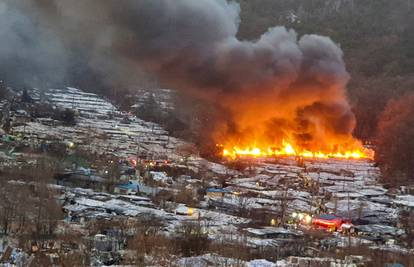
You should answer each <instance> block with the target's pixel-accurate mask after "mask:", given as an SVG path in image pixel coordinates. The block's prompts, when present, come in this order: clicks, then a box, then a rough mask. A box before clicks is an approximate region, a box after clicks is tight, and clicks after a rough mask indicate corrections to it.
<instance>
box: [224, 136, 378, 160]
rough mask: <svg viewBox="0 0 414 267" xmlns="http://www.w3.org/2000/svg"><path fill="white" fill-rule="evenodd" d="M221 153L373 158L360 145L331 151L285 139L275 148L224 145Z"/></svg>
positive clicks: (240, 155) (370, 151) (254, 156)
mask: <svg viewBox="0 0 414 267" xmlns="http://www.w3.org/2000/svg"><path fill="white" fill-rule="evenodd" d="M220 147H222V148H223V150H222V155H223V156H224V157H226V158H230V159H236V158H240V157H253V158H259V157H278V156H294V157H304V158H319V159H328V158H337V159H373V156H374V154H373V153H374V152H373V151H372V150H371V149H368V148H365V147H363V146H362V145H359V146H358V147H352V148H344V149H336V150H332V151H311V150H307V149H303V148H300V147H298V146H295V145H294V144H293V143H291V142H288V141H286V140H283V141H282V146H281V147H279V148H277V147H274V146H271V145H257V144H256V143H255V142H254V143H253V145H251V146H245V147H240V146H224V145H221V146H220Z"/></svg>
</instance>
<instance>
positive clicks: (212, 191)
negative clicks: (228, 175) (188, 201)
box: [206, 188, 230, 193]
mask: <svg viewBox="0 0 414 267" xmlns="http://www.w3.org/2000/svg"><path fill="white" fill-rule="evenodd" d="M206 191H207V192H208V193H230V191H229V190H227V189H225V188H207V190H206Z"/></svg>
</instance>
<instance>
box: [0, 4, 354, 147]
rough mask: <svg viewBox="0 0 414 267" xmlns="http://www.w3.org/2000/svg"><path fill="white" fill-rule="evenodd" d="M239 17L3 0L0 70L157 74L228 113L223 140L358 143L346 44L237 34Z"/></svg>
mask: <svg viewBox="0 0 414 267" xmlns="http://www.w3.org/2000/svg"><path fill="white" fill-rule="evenodd" d="M239 13H240V7H239V5H238V4H237V3H235V2H229V1H225V0H197V1H194V0H175V1H170V0H123V1H113V0H88V1H79V0H3V2H2V3H0V38H1V40H3V41H2V42H3V43H2V45H1V46H0V62H1V63H0V64H1V66H0V75H3V76H5V77H11V78H12V79H14V80H28V82H32V83H33V81H45V80H46V81H53V80H57V81H59V80H60V81H65V80H68V79H74V80H76V78H77V77H78V76H80V77H81V76H82V75H83V74H84V73H85V72H90V73H94V74H96V75H97V76H98V77H99V79H100V80H102V81H103V82H104V83H105V84H107V85H109V86H116V85H119V84H122V85H123V86H131V85H134V84H135V83H137V82H139V81H140V80H141V79H142V78H143V77H146V76H147V75H155V76H156V77H157V78H158V79H159V80H160V81H161V82H162V83H163V84H166V85H168V86H170V87H172V88H175V89H177V90H182V91H183V92H185V93H188V94H191V95H194V96H196V97H198V98H203V99H205V101H209V102H211V103H212V104H214V105H217V106H220V107H221V108H222V109H223V110H225V113H226V114H221V115H222V116H218V117H217V118H215V121H216V124H215V125H211V127H213V126H214V127H215V129H214V131H212V132H213V137H214V138H215V139H216V140H219V141H223V140H224V141H225V140H226V139H229V140H230V139H231V140H232V141H234V142H235V140H237V142H242V143H243V142H245V140H252V139H255V140H256V139H260V140H263V141H266V142H272V143H275V144H277V143H280V142H281V140H282V139H285V138H288V139H290V140H294V142H295V143H297V144H300V145H301V146H304V147H307V148H312V147H314V146H315V147H316V146H318V147H324V146H329V148H332V146H334V145H338V143H339V142H340V141H339V140H342V141H341V142H343V140H351V139H352V136H351V133H352V131H353V129H354V127H355V118H354V115H353V114H352V112H351V109H350V106H349V104H348V101H347V99H346V93H345V86H346V84H347V81H348V79H349V76H348V73H347V71H346V68H345V64H344V62H343V59H342V51H341V49H340V48H339V47H338V46H337V45H336V44H335V43H334V42H332V40H331V39H329V38H327V37H323V36H318V35H304V36H301V37H298V35H297V34H296V33H295V31H293V30H288V29H286V28H284V27H274V28H270V29H269V30H268V31H267V32H265V33H264V34H263V35H262V36H260V37H259V38H258V39H257V40H253V41H247V40H239V39H238V38H237V36H236V35H237V32H238V27H239V23H240V17H239ZM210 129H211V128H210ZM327 140H329V142H328V141H327ZM246 142H247V141H246ZM327 149H328V147H327Z"/></svg>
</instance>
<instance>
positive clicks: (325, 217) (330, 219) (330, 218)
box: [312, 214, 347, 231]
mask: <svg viewBox="0 0 414 267" xmlns="http://www.w3.org/2000/svg"><path fill="white" fill-rule="evenodd" d="M344 223H347V221H345V220H344V219H342V218H340V217H337V216H335V215H332V214H322V215H318V216H316V217H313V218H312V225H315V226H318V227H323V228H326V229H328V230H330V231H336V230H338V229H340V228H341V226H342V224H344Z"/></svg>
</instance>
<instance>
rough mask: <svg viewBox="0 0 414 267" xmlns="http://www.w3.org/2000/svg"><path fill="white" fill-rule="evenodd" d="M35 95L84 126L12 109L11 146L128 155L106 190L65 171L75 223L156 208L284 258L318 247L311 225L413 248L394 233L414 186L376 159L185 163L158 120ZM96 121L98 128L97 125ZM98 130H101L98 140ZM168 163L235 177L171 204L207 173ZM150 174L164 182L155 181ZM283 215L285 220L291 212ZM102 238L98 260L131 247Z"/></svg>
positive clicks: (333, 240) (66, 199)
mask: <svg viewBox="0 0 414 267" xmlns="http://www.w3.org/2000/svg"><path fill="white" fill-rule="evenodd" d="M33 98H34V99H35V100H36V101H43V100H42V99H43V98H46V99H47V101H49V102H51V103H53V104H55V105H57V106H60V107H64V108H73V109H75V110H76V111H77V112H78V113H79V114H80V115H79V119H78V125H77V126H74V127H64V126H60V125H59V126H56V125H55V122H53V120H52V121H51V120H50V119H49V120H48V119H46V118H45V119H43V120H38V121H35V122H33V121H30V120H29V121H27V114H26V113H24V112H23V111H20V112H15V114H14V115H13V116H15V117H18V119H19V120H22V122H23V121H25V122H24V125H19V126H16V127H14V128H12V129H11V130H12V133H13V135H10V134H6V133H4V132H0V138H1V140H2V143H3V144H11V143H13V142H16V139H18V142H26V143H29V144H33V143H36V144H38V145H39V147H41V146H42V144H45V142H46V143H48V142H49V141H50V140H54V139H56V140H58V141H59V142H64V143H65V144H66V145H67V146H68V148H70V147H72V146H79V147H82V148H83V149H91V150H94V151H95V152H99V153H102V152H105V153H108V152H110V153H111V154H112V155H113V156H116V157H118V158H120V159H123V160H122V161H120V163H119V165H120V169H121V177H120V179H117V180H116V183H115V184H114V185H113V187H111V191H110V192H104V191H105V190H104V189H107V188H108V187H107V185H108V183H110V182H111V181H109V180H108V179H107V178H105V173H102V172H101V171H99V170H98V171H97V170H93V169H91V168H83V167H79V166H72V168H68V169H67V170H65V171H64V172H62V173H60V174H59V175H57V176H56V183H57V185H55V188H56V189H58V190H61V192H62V196H61V198H60V201H61V204H62V207H63V209H64V211H65V213H66V219H65V221H66V223H68V224H80V225H83V224H84V223H85V222H88V221H90V220H110V219H111V218H114V217H117V216H125V217H131V218H134V217H139V216H143V215H146V214H152V215H154V216H156V217H158V218H160V220H162V221H165V222H166V224H165V226H164V229H163V231H165V232H172V231H174V227H176V226H177V225H179V224H180V223H181V222H183V221H186V220H189V221H194V220H200V219H202V220H206V221H208V227H206V231H207V232H208V235H209V237H210V238H212V239H216V238H218V237H220V238H229V239H230V240H233V239H234V240H239V239H240V238H244V241H245V243H246V244H247V245H248V246H249V247H251V248H252V249H258V250H261V249H263V248H272V249H273V248H276V250H272V249H271V253H276V254H277V258H280V257H279V256H283V255H289V253H290V252H291V251H292V250H295V251H301V252H302V253H305V254H307V255H309V256H312V255H313V254H312V253H314V251H313V252H312V251H304V250H305V248H304V247H303V242H302V243H301V240H303V238H304V236H305V233H306V231H307V230H309V229H310V228H313V229H321V231H324V232H325V231H326V232H331V233H332V232H334V234H331V235H329V237H327V238H326V240H324V242H322V243H321V244H319V247H318V248H317V249H316V250H319V249H323V248H324V247H332V246H333V247H338V246H346V245H347V242H348V239H347V237H350V236H352V239H353V240H357V241H358V242H365V243H367V244H370V245H384V244H385V245H387V246H391V245H392V246H393V249H401V250H404V249H403V248H401V247H399V246H395V245H394V244H393V242H394V240H395V239H397V238H398V237H399V236H402V235H404V231H403V230H402V229H400V228H398V226H399V223H398V213H399V211H400V210H402V209H405V210H412V209H414V196H413V195H410V194H407V193H404V192H408V191H409V189H408V188H403V189H402V190H401V191H400V192H396V193H390V192H388V191H387V190H386V189H384V188H383V187H382V185H380V184H378V182H377V179H378V176H379V171H378V169H377V168H376V167H375V166H374V165H373V163H371V162H367V161H355V160H349V161H338V160H315V161H313V160H309V161H306V162H305V163H303V162H302V163H301V164H300V165H299V164H298V163H297V162H295V160H294V159H273V160H264V161H258V162H257V163H256V165H255V166H254V171H253V172H252V173H251V174H246V173H244V174H243V173H240V172H236V171H233V172H230V171H229V169H227V168H226V167H224V166H222V165H220V164H214V163H209V164H208V165H206V164H205V161H201V160H200V159H199V158H197V159H193V160H191V159H189V160H188V159H185V161H186V162H185V164H184V163H183V159H182V157H181V156H180V155H179V154H178V153H176V152H175V148H177V146H179V145H180V144H182V143H183V142H182V141H180V140H178V139H175V138H172V137H170V136H168V133H167V132H165V131H164V130H163V129H162V128H161V127H159V126H158V125H156V124H151V123H145V122H143V121H140V120H138V119H136V118H132V117H131V119H127V120H125V114H123V115H122V116H118V115H119V114H121V113H120V112H119V111H117V110H116V108H115V107H114V106H113V105H112V104H110V103H109V102H107V101H105V100H103V99H101V98H99V97H98V96H97V95H95V94H89V93H85V92H82V91H80V90H78V89H74V88H66V89H59V90H57V89H56V90H49V91H47V92H46V93H45V94H40V93H35V95H34V96H33ZM110 114H118V115H115V116H113V115H110ZM25 118H26V119H25ZM91 125H93V126H94V127H95V128H94V129H93V130H92V129H91V128H90V126H91ZM91 132H94V133H96V134H91ZM89 135H92V136H93V138H92V139H90V136H89ZM100 135H104V137H99V136H100ZM88 136H89V137H88ZM100 138H104V139H105V141H103V140H102V139H100ZM6 147H7V149H9V150H6V151H5V152H1V151H0V157H1V158H2V159H5V161H4V162H6V159H7V160H8V162H14V161H16V157H17V156H19V155H18V154H17V153H14V152H13V151H12V149H10V147H12V146H6ZM143 151H146V153H147V154H146V155H147V156H146V157H145V159H143V160H140V159H139V157H138V156H139V155H142V152H143ZM148 154H151V157H148ZM165 155H168V157H165ZM148 158H151V159H148ZM137 161H139V165H140V166H145V171H144V172H140V171H138V168H137V164H138V163H137ZM160 165H162V166H164V165H165V166H166V167H171V168H182V169H187V170H188V172H189V173H196V172H197V170H198V169H201V168H203V167H205V166H208V171H209V172H212V173H214V174H216V175H224V174H226V175H227V176H228V179H227V180H226V182H225V184H221V183H219V182H217V181H215V180H214V179H213V180H212V181H209V183H208V184H207V186H206V187H205V188H203V189H205V190H204V191H203V192H204V194H205V195H204V199H203V200H202V201H201V202H200V203H199V204H198V205H197V206H194V207H189V206H186V205H184V204H179V203H169V204H170V205H169V206H168V205H167V207H162V208H161V207H159V206H157V205H156V204H154V202H153V201H152V200H151V199H153V197H154V196H156V195H157V194H158V193H159V192H160V191H161V190H171V191H174V190H175V189H173V187H174V185H175V184H176V183H177V180H179V181H180V182H184V183H187V184H188V186H187V187H186V188H194V190H196V189H197V186H193V184H197V183H198V180H197V179H193V178H192V177H191V176H185V175H183V176H181V177H179V178H178V179H177V178H175V179H173V178H172V177H169V176H168V175H167V173H165V172H163V171H158V169H159V168H157V167H160ZM201 165H203V166H201ZM165 166H164V167H165ZM145 178H150V180H152V181H155V182H156V183H157V184H158V185H159V184H161V185H162V187H160V186H155V185H154V184H152V185H150V184H148V183H146V182H145V181H146V180H147V179H145ZM198 184H201V183H198ZM175 193H177V192H175ZM179 193H180V192H178V194H179ZM242 208H243V209H246V210H248V211H249V214H251V213H254V212H258V211H260V212H262V213H263V214H265V215H266V216H265V218H266V222H265V223H264V224H263V222H262V223H261V224H259V225H258V224H254V219H255V218H250V217H249V218H247V217H246V216H242V215H240V214H239V211H240V210H241V209H242ZM281 214H283V217H285V218H283V219H282V218H281ZM229 233H232V236H231V237H228V236H229ZM234 233H235V235H234V236H236V237H234V236H233V234H234ZM94 244H95V245H94V246H95V247H96V250H97V251H105V253H102V254H101V255H100V258H99V260H102V261H106V262H111V261H115V262H116V259H117V257H118V256H117V251H119V250H120V249H122V248H123V247H122V245H121V244H122V242H120V240H118V239H117V237H116V235H111V234H108V233H105V235H104V234H103V233H101V234H98V235H96V236H95V237H94ZM287 244H288V245H287ZM10 249H11V248H10ZM10 249H9V250H7V249H3V250H2V251H3V253H2V260H1V261H2V262H8V261H7V260H6V259H5V257H6V256H5V255H9V256H7V258H8V259H9V262H15V263H17V262H19V260H18V259H19V257H18V256H16V255H22V254H21V252H19V251H18V250H17V249H15V250H12V251H15V252H13V253H11V252H10ZM314 249H315V248H314ZM19 253H20V254H19ZM409 253H412V251H409ZM13 255H14V256H13ZM307 261H309V258H303V259H301V258H298V257H290V258H289V260H288V262H285V263H286V264H287V265H278V266H303V265H301V264H302V263H303V262H307ZM321 261H322V260H321ZM295 264H296V265H295ZM17 265H18V264H17ZM252 266H253V265H252ZM349 266H353V265H349Z"/></svg>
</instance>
